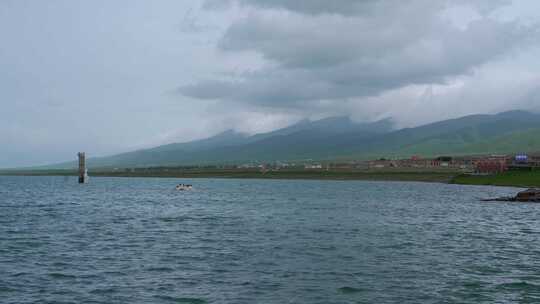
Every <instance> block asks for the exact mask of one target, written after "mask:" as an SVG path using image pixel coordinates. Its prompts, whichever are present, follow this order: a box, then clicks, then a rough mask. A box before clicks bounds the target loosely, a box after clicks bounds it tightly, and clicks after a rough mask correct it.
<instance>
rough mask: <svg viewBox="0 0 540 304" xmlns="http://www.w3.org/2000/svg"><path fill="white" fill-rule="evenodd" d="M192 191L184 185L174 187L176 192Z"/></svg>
mask: <svg viewBox="0 0 540 304" xmlns="http://www.w3.org/2000/svg"><path fill="white" fill-rule="evenodd" d="M192 189H193V186H192V185H184V184H180V185H176V190H177V191H188V190H192Z"/></svg>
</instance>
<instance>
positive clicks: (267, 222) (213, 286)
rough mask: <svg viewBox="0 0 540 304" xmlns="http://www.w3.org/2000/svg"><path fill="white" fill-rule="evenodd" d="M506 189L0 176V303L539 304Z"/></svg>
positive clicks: (525, 225) (531, 235) (526, 231)
mask: <svg viewBox="0 0 540 304" xmlns="http://www.w3.org/2000/svg"><path fill="white" fill-rule="evenodd" d="M178 183H192V184H193V185H194V190H193V191H191V192H177V191H175V190H174V187H175V185H176V184H178ZM517 190H519V189H515V188H514V189H512V188H495V187H471V186H456V185H441V184H423V183H398V182H396V183H392V182H362V181H289V180H283V181H274V180H220V179H200V180H181V179H143V178H141V179H131V178H124V179H122V178H92V179H91V181H90V184H87V185H78V184H77V183H76V178H73V177H70V178H64V177H0V302H1V303H325V304H328V303H513V302H520V303H539V302H540V224H539V222H538V220H539V218H540V204H538V205H536V204H512V203H483V202H479V201H478V198H485V197H493V196H502V195H512V194H514V193H515V192H516V191H517Z"/></svg>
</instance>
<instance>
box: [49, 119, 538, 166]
mask: <svg viewBox="0 0 540 304" xmlns="http://www.w3.org/2000/svg"><path fill="white" fill-rule="evenodd" d="M535 132H539V133H538V134H540V114H536V113H531V112H527V111H519V110H517V111H508V112H502V113H498V114H475V115H468V116H464V117H460V118H455V119H449V120H444V121H439V122H434V123H430V124H426V125H422V126H418V127H414V128H403V129H399V130H395V129H394V127H393V123H392V121H391V120H390V119H383V120H379V121H375V122H370V123H356V122H353V121H352V120H350V119H349V118H348V117H344V116H342V117H329V118H325V119H321V120H316V121H306V120H302V121H300V122H298V123H296V124H293V125H291V126H288V127H286V128H282V129H278V130H274V131H271V132H267V133H261V134H255V135H252V136H247V135H245V134H241V133H238V132H235V131H233V130H227V131H224V132H221V133H219V134H217V135H215V136H212V137H209V138H206V139H201V140H196V141H192V142H186V143H173V144H168V145H163V146H158V147H154V148H150V149H144V150H138V151H133V152H127V153H122V154H118V155H113V156H108V157H100V158H90V159H89V160H88V166H89V168H98V167H118V168H127V167H152V166H181V165H206V164H232V163H242V162H272V161H295V160H307V159H312V160H331V159H369V158H375V157H410V156H411V155H422V156H435V155H437V154H452V153H454V154H467V153H478V152H479V151H481V150H482V148H481V147H484V148H483V149H488V147H489V149H491V150H493V151H497V153H500V152H517V151H525V150H530V149H538V150H540V144H536V141H533V144H528V143H529V142H531V140H530V138H531V136H532V135H531V134H535ZM490 141H492V143H496V144H490ZM508 142H512V144H511V145H510V144H508ZM513 146H515V147H516V148H515V150H516V151H510V150H511V148H512V147H513ZM489 149H488V150H489ZM483 152H488V151H483ZM75 165H76V164H75V162H68V163H63V164H58V165H53V166H49V168H73V167H75Z"/></svg>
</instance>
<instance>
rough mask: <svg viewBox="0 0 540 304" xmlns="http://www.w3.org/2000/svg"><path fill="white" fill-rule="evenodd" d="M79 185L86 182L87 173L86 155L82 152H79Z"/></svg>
mask: <svg viewBox="0 0 540 304" xmlns="http://www.w3.org/2000/svg"><path fill="white" fill-rule="evenodd" d="M77 155H78V156H79V184H84V183H86V182H87V179H88V178H87V173H86V155H85V153H84V152H79V153H78V154H77Z"/></svg>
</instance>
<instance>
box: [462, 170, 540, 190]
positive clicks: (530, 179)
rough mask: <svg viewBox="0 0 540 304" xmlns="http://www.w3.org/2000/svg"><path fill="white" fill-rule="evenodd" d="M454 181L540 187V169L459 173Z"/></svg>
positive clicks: (468, 183)
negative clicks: (493, 172) (484, 174)
mask: <svg viewBox="0 0 540 304" xmlns="http://www.w3.org/2000/svg"><path fill="white" fill-rule="evenodd" d="M452 183H455V184H462V185H492V186H512V187H524V188H527V187H533V188H534V187H540V170H536V171H508V172H505V173H502V174H497V175H486V176H474V175H459V176H457V177H456V178H454V179H453V180H452Z"/></svg>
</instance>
